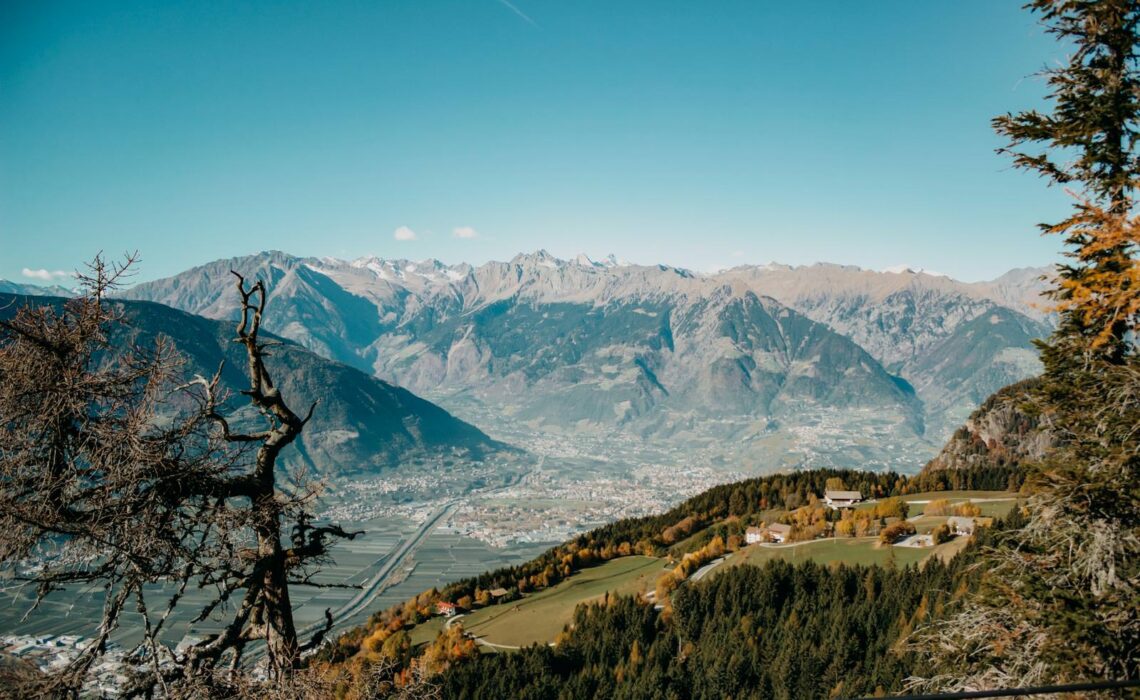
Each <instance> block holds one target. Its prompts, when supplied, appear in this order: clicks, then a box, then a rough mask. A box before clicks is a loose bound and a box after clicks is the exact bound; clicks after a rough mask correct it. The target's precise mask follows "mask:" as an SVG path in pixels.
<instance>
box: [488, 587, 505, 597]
mask: <svg viewBox="0 0 1140 700" xmlns="http://www.w3.org/2000/svg"><path fill="white" fill-rule="evenodd" d="M507 595H509V594H508V593H507V589H505V588H492V589H491V597H492V598H505V597H507Z"/></svg>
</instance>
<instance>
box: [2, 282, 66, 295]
mask: <svg viewBox="0 0 1140 700" xmlns="http://www.w3.org/2000/svg"><path fill="white" fill-rule="evenodd" d="M0 294H22V295H24V296H32V297H43V296H47V297H69V296H72V291H71V290H70V289H68V288H67V287H61V286H59V285H58V284H53V285H51V286H48V287H45V286H43V285H39V284H24V283H22V282H9V281H8V280H0Z"/></svg>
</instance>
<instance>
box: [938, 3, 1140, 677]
mask: <svg viewBox="0 0 1140 700" xmlns="http://www.w3.org/2000/svg"><path fill="white" fill-rule="evenodd" d="M1028 7H1029V8H1030V9H1032V10H1033V11H1035V12H1037V13H1039V14H1040V16H1041V17H1042V18H1043V20H1044V21H1045V23H1046V26H1047V27H1048V30H1049V31H1050V32H1051V33H1053V34H1055V35H1056V36H1057V37H1058V38H1059V39H1061V40H1062V41H1064V42H1065V43H1066V44H1072V49H1073V52H1072V54H1071V55H1070V57H1069V59H1068V62H1067V63H1066V64H1065V65H1063V66H1061V67H1059V68H1057V69H1054V70H1050V71H1047V72H1046V75H1047V76H1048V80H1049V84H1050V85H1051V86H1052V87H1053V92H1052V94H1051V99H1052V102H1053V106H1054V108H1053V111H1052V112H1051V113H1049V114H1041V113H1038V112H1036V111H1033V112H1026V113H1022V114H1018V115H1006V116H1003V117H999V118H998V119H996V120H995V122H994V125H995V127H996V129H997V131H998V132H999V133H1001V134H1003V135H1005V136H1007V137H1009V138H1010V140H1011V143H1010V146H1009V147H1008V148H1007V149H1003V150H1005V151H1006V152H1008V153H1011V154H1012V155H1013V157H1014V162H1015V164H1016V165H1017V166H1019V167H1023V168H1028V169H1031V170H1034V171H1037V172H1039V173H1041V174H1042V175H1044V176H1045V177H1047V178H1049V179H1050V180H1052V181H1053V182H1055V183H1059V184H1065V185H1071V186H1074V187H1075V188H1077V190H1079V191H1076V192H1074V194H1076V195H1077V197H1078V201H1077V202H1076V204H1075V207H1074V212H1073V214H1072V215H1071V216H1070V217H1068V218H1067V219H1065V220H1064V221H1061V222H1059V223H1056V224H1046V225H1043V228H1044V229H1045V230H1046V231H1047V232H1051V233H1059V234H1062V235H1063V236H1064V237H1065V242H1066V245H1067V247H1068V250H1067V252H1066V254H1067V255H1068V256H1069V258H1070V262H1069V263H1068V264H1066V265H1063V266H1061V267H1060V270H1059V272H1060V279H1059V281H1058V284H1057V286H1056V288H1055V289H1054V290H1053V296H1054V297H1055V298H1056V299H1057V300H1058V301H1059V306H1058V309H1059V311H1060V312H1061V323H1060V325H1059V328H1058V330H1057V332H1056V333H1055V334H1054V335H1053V337H1052V338H1050V340H1049V342H1048V343H1043V344H1042V345H1041V349H1042V360H1043V362H1044V365H1045V373H1044V376H1043V377H1042V379H1041V381H1040V382H1039V383H1038V385H1037V386H1036V387H1035V388H1034V390H1033V391H1032V392H1031V394H1030V406H1029V408H1030V409H1031V410H1032V411H1034V412H1035V413H1036V414H1038V415H1040V416H1041V418H1042V420H1043V421H1044V422H1046V423H1047V424H1049V426H1050V429H1051V430H1052V431H1054V432H1055V433H1056V434H1057V436H1058V438H1059V440H1058V442H1059V445H1058V447H1057V448H1056V449H1055V450H1054V451H1053V452H1052V453H1051V454H1050V455H1049V456H1048V457H1047V458H1046V459H1045V460H1043V462H1042V463H1040V464H1038V465H1035V467H1036V468H1035V471H1034V473H1033V474H1032V475H1031V476H1030V477H1029V487H1030V489H1031V490H1033V491H1034V493H1035V495H1034V496H1033V498H1032V499H1031V500H1030V503H1029V516H1028V519H1027V521H1026V522H1025V524H1024V526H1023V527H1021V528H1019V529H1016V530H1012V531H1010V532H1009V533H1008V535H1007V536H1006V537H1004V538H1003V539H1002V541H1001V542H1000V543H999V544H998V545H997V546H995V547H994V548H993V549H992V550H991V551H990V552H989V553H988V554H987V559H988V560H989V561H988V564H989V567H988V568H989V573H988V576H987V578H986V580H985V583H984V585H983V586H982V588H981V590H980V593H979V595H978V596H977V598H976V599H975V600H974V601H973V602H972V604H971V605H970V606H968V607H967V608H966V610H965V611H964V612H962V613H961V614H960V615H957V616H955V617H953V618H950V619H949V620H947V621H945V622H941V623H936V624H934V625H932V626H928V627H926V628H924V629H922V630H921V631H920V633H919V635H918V636H917V637H916V640H917V646H918V647H920V648H926V649H933V650H935V651H936V652H937V653H936V658H937V659H938V662H939V667H938V673H937V674H935V675H934V676H933V677H932V678H929V679H925V680H922V681H920V682H918V683H917V684H916V685H918V686H920V687H928V688H934V687H936V688H941V689H946V690H957V689H966V688H971V689H972V688H979V687H980V688H987V689H989V688H996V687H1010V686H1012V687H1016V686H1023V685H1033V684H1038V683H1041V682H1064V681H1070V680H1103V679H1119V678H1137V677H1140V564H1138V562H1140V557H1138V555H1140V435H1138V434H1137V429H1136V427H1137V426H1138V425H1140V359H1138V357H1137V347H1136V339H1137V331H1138V330H1140V318H1138V312H1140V270H1138V267H1137V262H1136V260H1135V254H1136V247H1137V243H1138V242H1140V239H1138V238H1137V231H1138V230H1140V229H1138V227H1137V225H1136V220H1135V219H1134V218H1132V209H1133V194H1134V191H1135V189H1136V185H1137V182H1138V177H1140V165H1138V160H1137V158H1136V155H1135V153H1134V150H1135V145H1136V140H1137V133H1138V132H1137V122H1138V120H1140V99H1138V97H1137V96H1138V95H1140V73H1138V71H1137V46H1138V44H1140V2H1138V1H1137V0H1102V1H1100V2H1089V1H1087V0H1034V2H1032V3H1030V4H1029V5H1028ZM1029 143H1036V144H1040V145H1042V146H1043V152H1041V153H1038V154H1031V153H1027V152H1025V151H1022V150H1019V149H1021V148H1022V147H1023V146H1025V145H1026V144H1029Z"/></svg>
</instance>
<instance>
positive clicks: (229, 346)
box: [0, 295, 502, 475]
mask: <svg viewBox="0 0 1140 700" xmlns="http://www.w3.org/2000/svg"><path fill="white" fill-rule="evenodd" d="M53 301H58V300H53V299H49V298H43V297H26V296H11V295H0V317H4V316H8V315H11V314H12V313H14V312H15V309H16V308H18V307H20V306H22V305H24V304H27V303H45V302H46V303H52V302H53ZM122 303H123V304H124V308H125V310H126V314H127V318H128V320H129V324H128V328H129V330H124V331H119V333H120V335H119V336H118V338H117V341H118V342H126V341H129V340H134V341H138V342H142V343H147V342H150V341H151V340H152V339H153V338H154V337H155V336H156V335H158V334H163V335H166V336H168V337H170V338H171V339H172V340H173V342H174V344H175V346H176V347H177V348H178V350H179V351H181V352H182V353H183V354H184V355H185V357H186V358H187V366H186V368H185V371H186V374H187V378H189V377H192V376H193V375H194V374H201V375H203V376H212V375H213V373H214V372H216V371H217V368H218V365H219V362H220V361H221V360H222V359H223V358H224V359H225V360H226V365H225V370H224V373H223V375H222V384H223V385H224V388H226V389H228V390H229V391H230V392H231V393H233V394H234V395H236V394H237V392H238V391H240V390H241V389H242V388H244V387H246V386H248V379H247V377H246V375H245V374H244V368H245V360H244V355H243V354H242V352H243V351H242V349H241V348H240V346H238V345H237V344H235V343H233V342H232V338H233V337H234V328H233V326H232V325H231V324H229V323H221V322H219V321H215V320H210V319H207V318H203V317H201V316H195V315H192V314H188V313H186V312H183V311H179V310H176V309H172V308H169V307H167V306H163V305H161V304H154V303H148V302H140V301H126V302H122ZM269 368H270V371H272V372H273V373H274V378H275V379H276V380H277V385H278V386H279V387H280V388H281V391H282V392H283V394H284V395H285V396H286V398H287V399H289V400H290V401H291V403H292V404H293V406H294V407H295V408H296V409H297V410H298V411H303V410H307V409H308V405H309V403H310V402H312V401H314V400H319V401H320V403H319V405H318V407H317V409H316V411H315V412H314V413H313V418H312V420H311V421H310V423H309V424H308V425H307V426H306V428H305V431H304V433H303V434H302V435H301V437H300V438H299V439H298V441H297V443H295V444H296V445H297V448H298V449H297V450H296V451H293V450H290V451H288V455H287V458H288V459H290V460H292V461H294V462H301V463H304V464H307V465H308V466H310V467H313V468H315V470H316V472H317V473H320V474H328V475H333V474H348V473H363V472H375V471H376V470H378V469H381V468H385V467H389V466H394V465H396V464H397V463H399V462H400V461H402V460H406V459H409V458H412V457H415V456H421V455H429V454H440V453H446V454H457V455H467V456H473V457H478V456H480V455H482V454H484V453H485V452H488V451H493V450H496V449H499V448H501V447H502V446H501V445H498V444H497V443H495V442H494V441H492V440H491V439H490V438H488V437H487V436H486V435H484V434H483V433H482V432H480V431H479V430H478V429H477V428H475V427H473V426H471V425H468V424H467V423H464V422H463V421H460V420H458V419H456V418H455V417H454V416H452V415H450V414H449V413H447V412H446V411H445V410H443V409H442V408H440V407H439V406H436V405H435V404H433V403H431V402H429V401H425V400H424V399H422V398H419V397H418V396H415V395H414V394H412V393H411V392H409V391H407V390H406V389H403V388H400V387H396V386H392V385H391V384H389V383H387V382H384V381H382V380H379V379H376V378H375V377H372V376H369V375H368V374H366V373H364V372H361V371H359V370H357V369H355V368H352V367H348V366H346V365H344V364H341V363H338V362H332V361H329V360H327V359H325V358H323V357H320V356H319V355H316V354H314V353H312V352H310V351H308V350H306V349H304V348H302V347H300V346H299V345H296V344H294V343H292V342H288V341H286V342H285V343H284V344H283V345H281V346H279V347H277V348H274V349H273V352H272V357H271V358H270V360H269ZM232 403H233V407H234V408H235V409H238V410H244V411H246V412H247V413H248V414H249V415H250V416H251V417H252V410H251V409H248V407H246V404H244V403H243V402H242V401H241V397H240V396H238V397H237V399H235V400H233V402H232ZM241 415H242V414H241V413H239V414H238V416H239V419H240V416H241Z"/></svg>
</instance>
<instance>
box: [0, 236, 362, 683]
mask: <svg viewBox="0 0 1140 700" xmlns="http://www.w3.org/2000/svg"><path fill="white" fill-rule="evenodd" d="M133 262H134V258H133V257H128V258H127V260H126V261H125V263H124V264H121V265H113V264H112V265H108V264H107V263H105V262H104V261H103V260H102V258H96V259H95V261H94V262H93V264H92V265H91V271H90V273H89V274H86V275H84V276H82V277H81V282H82V283H83V285H84V287H85V293H84V294H83V295H81V296H80V297H78V298H76V299H73V300H69V301H67V302H65V303H63V304H61V305H60V304H37V305H29V306H26V307H24V308H21V309H19V310H17V311H16V312H15V314H14V315H12V316H11V317H10V318H9V319H8V320H0V576H3V577H5V578H6V579H8V580H9V581H12V582H17V583H23V584H25V585H32V586H34V587H35V590H36V601H37V604H38V603H39V601H42V600H43V598H44V597H45V596H46V595H48V594H50V593H51V592H52V591H55V590H57V589H60V588H63V587H66V586H71V585H78V584H92V583H97V584H99V585H101V586H102V587H103V591H104V605H103V614H102V618H101V620H100V622H99V625H98V629H97V632H96V633H95V635H94V640H93V643H92V644H91V645H90V646H88V647H87V648H86V649H85V650H84V651H83V652H82V653H81V654H80V655H79V656H78V658H77V659H76V660H75V662H74V663H72V664H71V665H70V666H69V667H68V668H67V669H65V670H64V671H62V672H60V673H54V674H51V675H50V676H42V677H41V676H34V677H32V679H31V680H29V681H28V686H27V687H26V688H24V689H23V690H22V691H21V692H22V693H23V694H25V695H26V696H29V697H34V696H37V695H40V696H65V697H66V696H75V695H77V694H78V692H79V690H80V688H81V687H82V684H83V682H84V678H85V677H86V675H87V672H88V670H89V669H90V667H91V665H92V664H93V662H94V661H95V660H96V659H97V658H99V656H100V655H101V654H103V653H104V652H105V651H106V649H107V645H108V642H109V640H110V636H111V634H112V633H113V631H114V630H115V629H116V627H117V626H118V625H119V623H120V619H121V617H122V615H123V614H124V612H126V611H128V610H133V611H136V612H137V613H138V614H139V615H140V617H141V620H142V622H141V624H142V626H143V631H144V636H145V640H144V642H143V643H142V644H140V645H139V646H138V647H137V648H135V649H133V650H131V652H130V653H129V654H128V657H127V658H128V661H129V662H130V664H131V665H132V667H133V669H134V672H133V676H132V679H131V683H130V685H129V687H127V688H124V689H123V690H124V693H125V694H126V695H128V696H130V695H148V696H149V695H153V694H154V693H156V692H157V693H159V694H162V695H166V696H168V697H177V696H179V695H182V694H183V693H182V692H181V691H180V690H179V688H185V689H190V688H194V689H201V688H209V689H212V690H210V693H211V694H218V695H224V694H226V693H227V692H229V691H226V690H225V689H226V688H230V689H233V688H236V687H238V686H242V685H245V686H248V681H247V680H246V679H242V678H240V673H238V669H239V668H240V665H241V661H242V657H243V653H244V652H245V650H246V649H247V647H248V645H249V644H251V643H254V642H257V643H264V645H265V651H266V657H267V671H268V676H269V678H270V680H271V681H282V680H283V679H290V678H293V677H294V675H295V674H294V670H295V669H296V668H298V666H299V665H300V660H301V655H302V653H303V652H304V651H305V650H306V649H307V648H310V647H312V646H315V645H316V644H318V643H319V642H320V640H321V638H323V635H324V634H325V632H327V630H328V629H329V628H330V627H331V625H332V623H333V619H332V617H331V615H329V614H328V612H327V611H326V625H325V627H324V628H323V629H321V630H319V631H318V632H317V633H316V634H315V635H314V636H313V638H312V639H310V640H308V641H303V640H300V639H298V633H297V629H296V626H295V624H294V621H293V610H292V607H291V604H290V599H289V587H290V586H291V585H319V584H316V583H315V582H314V580H313V574H314V573H315V572H316V571H317V570H318V568H319V566H320V565H321V563H322V562H324V561H325V560H326V559H327V556H328V551H329V547H330V546H331V544H332V542H333V541H334V540H335V539H339V538H352V537H355V536H356V535H357V534H359V533H349V532H346V531H345V530H343V529H342V528H340V527H339V526H336V525H314V524H312V517H311V516H310V514H309V513H308V510H307V509H308V507H309V505H310V504H311V503H312V501H313V499H314V498H315V497H316V490H315V488H314V487H313V486H312V485H311V484H310V483H309V482H308V481H307V480H306V479H305V478H303V477H304V475H298V477H299V478H294V479H290V480H289V484H292V485H290V486H283V485H282V484H281V483H280V482H279V480H278V471H279V470H278V465H277V460H278V457H279V456H280V455H281V452H282V450H284V449H285V448H286V447H288V445H289V444H291V443H292V442H293V441H294V440H295V439H296V438H297V436H298V435H300V434H301V431H302V430H303V429H304V427H305V425H306V423H307V422H308V420H309V418H310V417H311V416H312V414H313V411H314V409H315V407H316V404H315V403H313V404H312V405H311V406H310V407H309V409H308V411H307V412H306V413H305V414H304V415H300V414H298V413H296V412H294V411H293V410H292V409H291V408H290V406H289V404H288V403H287V401H286V399H285V397H283V396H282V395H281V392H280V390H279V389H278V388H277V387H276V386H275V385H274V382H273V380H272V376H271V374H270V371H269V369H268V368H267V366H266V358H267V357H269V353H268V352H267V349H268V348H270V347H271V346H272V345H273V343H272V342H271V341H270V342H267V341H264V340H262V339H261V338H260V337H259V331H260V328H261V319H262V316H263V314H264V311H265V302H266V289H265V285H264V283H262V282H261V281H258V282H256V283H254V284H253V285H252V286H249V285H247V284H246V282H245V280H244V279H243V278H242V277H241V276H240V275H238V276H237V282H236V287H237V293H238V294H239V295H240V297H241V300H242V311H241V318H240V321H239V323H238V326H237V337H236V338H235V342H237V343H240V344H241V345H242V346H243V348H244V350H245V355H246V359H247V370H248V375H249V380H250V381H249V386H248V388H246V389H244V390H242V391H241V394H242V395H244V396H245V397H246V398H247V399H248V401H249V403H250V404H251V405H252V406H253V407H254V408H255V409H256V410H257V412H258V414H259V415H260V416H261V419H262V420H263V422H264V425H263V426H262V427H261V428H260V429H257V430H248V429H246V428H245V427H244V426H242V425H238V424H239V423H243V422H248V421H236V420H234V419H233V418H232V417H230V416H227V415H226V414H225V409H224V407H225V405H226V402H227V399H228V395H227V394H226V393H225V392H224V391H223V389H222V388H221V387H220V377H221V374H222V372H221V368H219V369H218V372H217V373H216V374H215V375H214V376H213V377H212V378H211V379H208V380H207V379H204V378H202V377H200V376H199V377H196V378H195V379H194V380H193V381H192V382H190V383H188V384H181V385H179V384H178V379H179V378H180V375H181V374H182V368H183V363H182V359H181V357H180V356H179V355H178V353H177V352H176V351H175V349H174V346H173V345H172V343H171V342H170V341H169V340H167V339H165V338H159V339H157V340H156V341H155V342H154V343H153V345H151V346H148V347H143V346H141V345H137V344H131V345H130V346H128V347H123V346H122V345H121V343H116V342H115V341H113V340H112V336H113V335H114V334H115V332H116V329H117V327H125V326H126V323H127V322H126V319H125V316H124V312H123V311H122V309H121V308H120V306H119V305H117V304H115V303H113V302H110V301H108V300H107V295H108V293H109V292H110V291H112V290H113V289H114V288H115V287H116V285H117V284H118V283H119V281H120V280H121V279H122V278H123V276H124V275H125V274H127V271H128V268H129V267H130V266H131V265H132V264H133ZM235 275H236V273H235ZM116 337H118V336H116ZM186 397H189V398H190V399H191V401H190V402H187V401H186ZM188 403H189V408H187V404H188ZM286 526H289V529H290V536H289V537H288V538H287V540H288V541H287V542H286V541H284V540H286V538H285V537H283V534H284V533H285V529H284V528H285V527H286ZM160 585H161V586H165V588H159V586H160ZM191 587H194V588H199V589H203V590H210V591H212V592H213V595H212V596H211V598H210V600H209V602H208V603H206V604H205V605H204V606H203V607H202V608H201V609H200V610H199V611H198V614H197V616H196V618H195V621H196V622H199V621H203V620H206V619H207V618H212V619H215V620H217V619H221V620H223V621H224V626H223V628H222V631H221V632H219V633H217V634H214V635H211V636H209V637H207V638H206V639H204V640H202V641H200V642H198V643H196V644H194V645H192V646H190V647H189V648H186V649H183V650H181V651H180V652H178V653H175V652H174V651H173V650H171V649H169V648H168V647H166V646H164V645H163V644H162V643H161V641H160V640H161V638H162V633H163V630H164V628H165V627H166V625H167V624H168V623H169V620H170V619H171V615H172V613H173V612H174V611H175V610H176V609H177V608H178V606H179V605H180V604H182V603H183V600H184V598H183V596H184V593H185V592H186V590H187V589H188V588H191ZM156 590H165V591H167V593H165V594H163V595H162V596H160V597H159V600H158V605H154V603H155V602H156V601H155V598H156V596H157V593H156Z"/></svg>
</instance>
